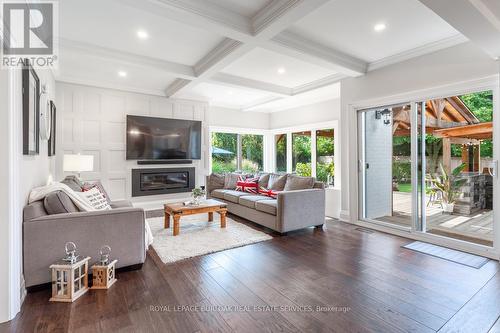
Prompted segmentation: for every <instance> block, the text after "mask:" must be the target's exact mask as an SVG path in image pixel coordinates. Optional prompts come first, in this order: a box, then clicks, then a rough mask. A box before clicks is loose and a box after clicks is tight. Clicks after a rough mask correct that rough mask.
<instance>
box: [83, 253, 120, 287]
mask: <svg viewBox="0 0 500 333" xmlns="http://www.w3.org/2000/svg"><path fill="white" fill-rule="evenodd" d="M117 262H118V260H113V261H112V262H110V263H108V264H107V265H102V264H100V263H99V264H95V265H92V287H91V288H90V289H108V288H109V287H111V286H112V285H113V284H114V283H115V282H116V277H115V273H116V268H115V267H116V263H117Z"/></svg>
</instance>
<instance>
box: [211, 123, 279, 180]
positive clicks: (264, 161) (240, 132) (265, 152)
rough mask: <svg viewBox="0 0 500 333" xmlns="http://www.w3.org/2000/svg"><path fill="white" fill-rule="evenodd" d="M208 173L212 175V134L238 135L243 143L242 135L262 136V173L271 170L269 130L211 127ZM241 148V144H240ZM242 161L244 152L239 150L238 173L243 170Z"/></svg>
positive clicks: (238, 138)
mask: <svg viewBox="0 0 500 333" xmlns="http://www.w3.org/2000/svg"><path fill="white" fill-rule="evenodd" d="M208 131H209V133H208V138H209V142H208V156H209V158H208V171H209V173H212V133H228V134H236V135H237V140H238V141H239V142H241V136H242V135H246V134H249V135H262V140H263V142H262V147H263V152H262V164H263V166H262V168H263V170H262V171H267V170H270V168H269V148H268V146H269V142H268V141H269V130H262V129H255V128H234V127H220V126H210V127H209V129H208ZM238 146H239V144H238ZM241 160H242V152H241V150H240V149H239V148H238V151H237V156H236V161H237V162H236V164H237V171H240V169H241Z"/></svg>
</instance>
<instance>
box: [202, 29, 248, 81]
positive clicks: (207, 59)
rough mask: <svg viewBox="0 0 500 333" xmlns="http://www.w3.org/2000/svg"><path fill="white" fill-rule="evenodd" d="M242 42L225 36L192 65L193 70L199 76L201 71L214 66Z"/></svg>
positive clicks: (203, 71)
mask: <svg viewBox="0 0 500 333" xmlns="http://www.w3.org/2000/svg"><path fill="white" fill-rule="evenodd" d="M242 44H243V43H241V42H239V41H237V40H233V39H231V38H225V39H224V40H223V41H222V42H221V43H219V44H218V45H217V46H216V47H215V48H214V49H212V50H211V51H210V52H209V53H208V54H207V55H205V56H204V57H203V58H202V59H201V60H200V61H198V62H197V63H196V64H195V65H194V72H195V73H196V76H200V75H202V74H203V73H205V72H207V71H208V70H209V69H210V68H212V67H214V66H215V65H216V64H217V63H218V62H220V61H222V60H223V59H224V58H226V57H228V56H229V55H230V54H231V53H232V52H234V51H235V50H236V49H238V48H239V47H240V46H241V45H242Z"/></svg>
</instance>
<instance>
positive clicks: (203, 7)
mask: <svg viewBox="0 0 500 333" xmlns="http://www.w3.org/2000/svg"><path fill="white" fill-rule="evenodd" d="M113 1H116V2H119V3H120V4H122V5H123V4H124V5H127V6H130V7H133V8H136V9H140V10H142V11H146V12H149V13H151V14H154V15H158V16H161V17H163V18H167V19H169V20H173V21H177V22H179V23H183V24H186V25H188V26H195V27H198V28H200V29H202V30H204V31H210V32H212V33H215V34H217V35H220V36H225V37H229V38H232V39H236V40H240V41H245V40H247V39H249V38H252V27H251V21H250V18H248V17H245V16H243V15H240V14H238V13H234V12H232V11H230V10H228V9H226V8H224V7H221V6H218V5H216V4H213V3H210V2H208V1H199V0H143V1H137V0H113Z"/></svg>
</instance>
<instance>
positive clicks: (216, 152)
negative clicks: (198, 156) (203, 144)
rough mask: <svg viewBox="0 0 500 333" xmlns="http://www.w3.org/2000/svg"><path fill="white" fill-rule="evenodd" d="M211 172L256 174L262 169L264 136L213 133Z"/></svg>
mask: <svg viewBox="0 0 500 333" xmlns="http://www.w3.org/2000/svg"><path fill="white" fill-rule="evenodd" d="M211 145H212V172H214V173H228V172H233V171H245V172H249V173H252V172H257V171H262V170H263V169H264V136H263V135H256V134H235V133H220V132H213V133H212V135H211Z"/></svg>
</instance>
